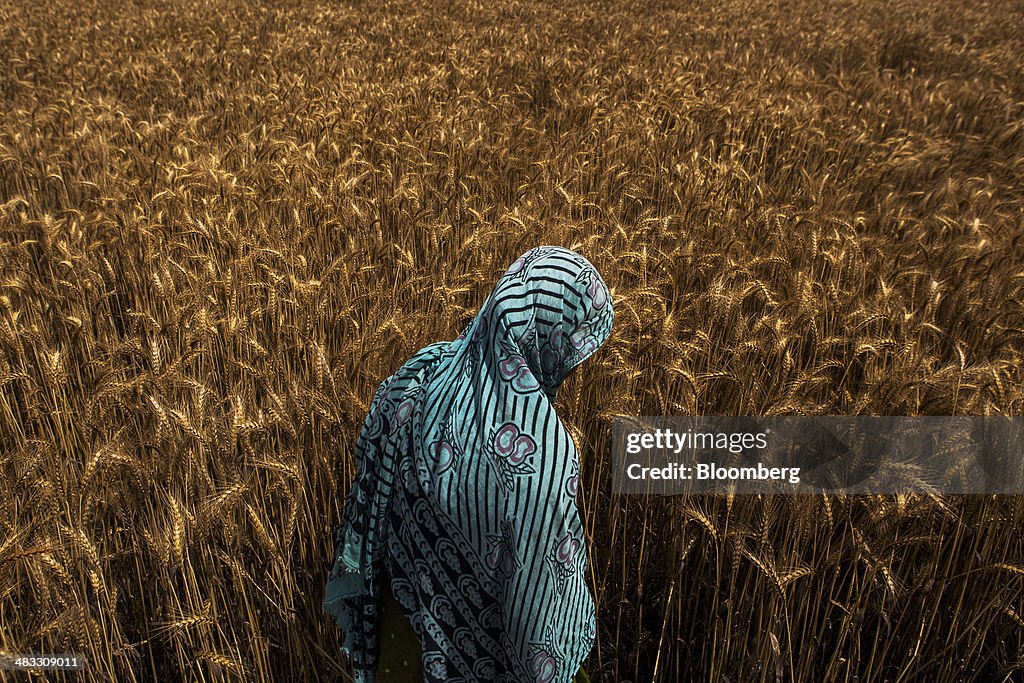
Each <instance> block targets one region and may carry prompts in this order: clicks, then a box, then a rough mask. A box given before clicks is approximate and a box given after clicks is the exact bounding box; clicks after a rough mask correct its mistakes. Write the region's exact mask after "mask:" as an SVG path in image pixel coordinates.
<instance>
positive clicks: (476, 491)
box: [324, 247, 612, 683]
mask: <svg viewBox="0 0 1024 683" xmlns="http://www.w3.org/2000/svg"><path fill="white" fill-rule="evenodd" d="M611 327H612V302H611V297H610V295H609V292H608V288H607V287H606V286H605V283H604V281H603V280H602V279H601V276H600V275H599V274H598V272H597V271H596V270H595V269H594V267H593V266H592V265H591V264H590V262H589V261H587V260H586V259H585V258H583V257H582V256H580V255H579V254H576V253H574V252H572V251H569V250H566V249H562V248H560V247H537V248H535V249H531V250H530V251H528V252H527V253H525V254H523V255H522V256H521V257H520V258H519V259H518V260H517V261H516V262H515V263H513V264H512V266H511V267H510V268H509V269H508V270H507V271H506V272H505V274H504V275H502V277H501V279H500V280H499V281H498V284H497V286H496V287H495V288H494V290H493V291H492V292H491V294H490V296H489V297H488V299H487V301H486V302H485V303H484V305H483V307H482V308H481V310H480V312H479V313H478V314H477V316H476V317H475V318H474V319H473V321H472V322H471V323H470V324H469V326H468V327H467V328H466V329H465V330H464V331H463V333H462V334H461V335H459V337H458V338H457V339H455V340H454V341H452V342H440V343H435V344H431V345H429V346H426V347H424V348H423V349H421V350H420V351H418V352H417V353H416V354H415V355H414V356H413V357H412V358H411V359H410V360H408V361H407V362H406V363H405V364H404V365H402V367H401V368H400V369H399V370H398V372H396V373H395V374H394V375H392V376H391V377H389V378H388V379H387V380H385V381H384V382H383V383H382V384H381V385H380V387H379V388H378V389H377V392H376V394H375V396H374V398H373V403H372V405H371V407H370V412H369V415H368V416H367V418H366V421H365V423H364V425H363V429H362V432H361V434H360V436H359V440H358V442H357V444H356V459H357V466H358V470H357V475H356V481H355V483H354V484H353V486H352V489H351V491H350V492H349V495H348V499H347V501H346V505H345V511H344V515H343V521H342V526H341V528H340V529H339V530H338V533H337V539H336V546H335V557H334V566H333V569H332V570H331V573H330V576H329V579H328V582H327V588H326V593H325V598H324V609H325V610H327V611H328V612H330V613H331V614H333V615H334V616H335V618H336V619H337V622H338V625H339V626H340V627H341V628H342V629H343V630H344V632H345V639H344V645H343V651H345V652H346V653H347V654H348V655H349V657H350V661H351V662H352V665H353V667H354V669H355V673H356V680H357V681H367V682H372V681H385V680H388V679H390V680H395V681H409V680H419V679H422V680H425V681H431V682H433V681H464V682H470V681H481V682H488V683H489V682H491V681H504V682H507V683H512V682H519V681H542V682H545V683H547V682H549V681H550V682H553V683H568V682H569V681H573V680H574V679H575V680H585V674H583V673H582V671H581V670H580V664H581V663H582V662H583V660H584V659H585V658H586V657H587V654H588V653H589V651H590V649H591V646H592V645H593V642H594V636H595V619H594V602H593V599H592V597H591V595H590V592H589V590H588V587H587V583H586V566H587V565H586V558H587V551H586V539H585V537H584V535H583V527H582V524H581V522H580V518H579V514H578V512H577V508H576V493H577V488H578V483H579V457H578V453H577V451H576V446H575V444H574V443H573V441H572V438H571V437H570V436H569V434H568V432H567V431H566V429H565V427H564V426H563V425H562V423H561V421H560V420H559V418H558V415H556V414H555V410H554V401H555V395H556V391H557V389H558V387H559V385H560V384H561V382H562V380H563V379H564V378H565V377H566V375H567V374H568V373H569V371H570V370H572V369H573V368H575V367H576V366H577V365H579V364H580V363H582V362H583V361H584V360H585V359H586V358H588V357H589V356H591V355H592V354H593V353H594V352H595V351H596V350H597V349H598V347H599V346H600V345H601V344H602V343H604V341H605V340H606V339H607V338H608V335H609V334H610V332H611ZM392 596H393V597H392ZM382 612H383V614H382ZM403 616H404V618H403ZM410 629H411V630H410ZM378 652H379V659H380V661H379V662H378ZM403 660H404V661H405V662H406V664H405V665H403ZM378 665H379V666H378ZM578 675H579V676H580V678H577V676H578Z"/></svg>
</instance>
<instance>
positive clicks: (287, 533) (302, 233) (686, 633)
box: [0, 0, 1024, 683]
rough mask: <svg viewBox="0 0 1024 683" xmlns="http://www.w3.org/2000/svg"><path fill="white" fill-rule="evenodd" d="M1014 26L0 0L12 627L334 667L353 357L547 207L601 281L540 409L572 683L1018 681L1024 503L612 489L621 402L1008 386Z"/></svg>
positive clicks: (881, 18)
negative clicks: (578, 361)
mask: <svg viewBox="0 0 1024 683" xmlns="http://www.w3.org/2000/svg"><path fill="white" fill-rule="evenodd" d="M1022 28H1024V6H1022V5H1021V3H1019V2H1010V1H1005V2H965V1H963V0H956V1H954V2H948V3H940V2H931V1H930V0H895V1H892V2H890V1H888V0H886V1H881V0H863V1H858V2H853V1H851V2H841V1H838V0H820V1H817V0H815V1H811V0H807V1H805V2H795V1H791V0H780V1H777V2H769V1H768V0H751V1H745V2H740V1H739V0H715V1H713V2H712V1H699V2H683V1H680V2H666V1H661V2H635V3H622V2H616V1H610V0H591V1H589V2H577V1H575V0H565V1H562V2H554V3H539V2H537V3H534V2H506V1H505V0H494V1H493V2H474V1H466V0H451V1H449V2H420V1H417V2H413V1H411V0H410V1H405V0H401V1H395V2H390V1H386V0H385V1H382V2H365V3H351V2H343V1H340V0H339V1H338V2H324V1H322V0H309V1H305V0H304V1H301V2H300V1H297V0H296V1H281V2H261V1H259V0H252V1H250V2H243V1H240V0H208V1H199V0H173V1H172V0H167V1H152V2H142V1H136V2H125V3H118V2H113V0H64V1H62V2H56V3H33V2H22V1H21V0H0V649H3V650H5V651H7V652H14V653H48V652H49V653H59V652H78V653H82V654H84V655H85V656H86V659H87V660H88V665H89V667H90V670H89V673H88V674H87V675H86V676H85V679H86V680H95V681H104V680H105V681H118V682H129V681H148V680H161V681H168V680H176V679H185V680H191V681H221V680H232V681H234V680H259V681H264V680H280V681H315V680H348V678H347V674H346V672H345V667H344V661H343V659H342V657H341V655H340V654H339V651H338V647H339V645H340V634H339V632H338V630H337V628H336V627H335V625H334V623H333V621H331V620H330V618H329V617H328V615H326V614H325V613H323V612H322V611H321V608H320V602H321V599H322V591H323V586H324V582H325V580H326V575H327V571H328V569H329V564H330V560H331V553H332V550H333V533H334V530H335V527H336V525H337V524H338V522H339V507H340V505H341V504H342V503H343V501H344V498H343V496H344V494H345V492H346V491H347V487H348V485H349V482H350V481H351V478H352V476H353V475H354V472H353V469H352V464H351V457H352V446H353V444H354V442H355V437H356V435H357V428H358V427H359V425H360V424H361V422H362V420H363V417H364V416H365V411H366V409H367V407H368V402H369V399H370V397H371V396H372V393H373V391H374V389H375V388H376V386H377V383H378V382H379V381H380V380H382V379H384V378H385V377H387V376H388V375H389V374H390V373H391V372H393V371H394V370H395V369H396V368H397V367H398V365H399V364H400V363H401V362H402V361H404V360H405V359H406V357H407V356H409V355H410V354H411V353H412V352H414V351H415V350H416V349H418V348H420V347H421V346H424V345H426V344H428V343H430V342H434V341H438V340H443V339H452V338H454V337H455V336H456V335H457V334H458V332H459V331H460V330H461V329H462V325H464V324H465V323H466V322H467V321H468V320H469V319H470V317H471V316H472V315H473V313H474V312H475V310H476V308H477V307H478V306H479V305H480V304H481V303H482V302H483V300H484V298H485V297H486V295H487V293H488V292H489V289H490V287H491V286H492V285H493V283H494V282H495V280H496V279H497V277H498V276H499V275H500V274H501V273H502V272H503V271H504V269H505V268H506V267H507V266H508V265H509V264H511V262H512V261H513V260H514V259H515V258H516V257H517V256H518V255H519V254H521V253H522V252H524V251H526V250H527V249H528V248H530V247H532V246H535V245H538V244H561V245H565V246H569V247H573V248H575V249H576V250H578V251H580V252H581V253H583V254H584V255H586V256H587V257H588V258H589V259H590V260H591V261H592V262H593V263H594V264H595V265H596V266H597V267H598V269H599V270H600V271H601V273H602V274H603V276H604V278H605V280H606V281H607V282H608V284H609V286H611V287H612V288H613V290H614V305H615V312H616V324H615V329H614V331H613V335H612V338H611V339H610V340H609V341H608V343H607V344H606V345H605V346H604V347H603V348H602V349H601V350H600V352H599V353H598V354H597V355H596V356H595V357H594V358H593V359H592V360H591V361H590V362H588V363H587V364H585V365H584V366H583V367H582V368H581V370H579V371H578V372H576V373H574V374H573V375H572V376H571V377H570V378H569V380H567V382H566V384H565V385H564V386H563V388H562V390H561V392H560V395H559V405H558V409H559V411H560V413H561V414H562V415H563V416H564V419H565V420H566V422H567V423H568V424H569V425H570V427H571V429H572V431H573V434H574V435H575V437H576V440H577V443H578V445H579V446H580V449H581V453H582V465H583V476H584V486H582V487H581V497H580V507H581V514H582V516H583V518H584V520H585V524H586V527H587V530H588V534H589V539H590V545H589V553H590V557H589V566H590V569H591V572H592V580H593V583H592V588H593V593H594V596H595V598H596V600H597V603H598V619H599V629H598V643H597V645H596V646H595V648H594V650H593V652H592V654H591V657H590V659H589V660H588V661H587V663H586V668H587V670H588V672H589V673H590V674H591V676H592V678H593V679H594V680H595V681H636V682H641V681H642V682H646V681H651V680H657V681H685V680H698V681H703V680H715V681H731V682H733V683H737V682H740V681H815V682H817V681H861V682H864V681H918V680H922V681H973V680H980V681H998V680H1004V679H1005V680H1021V676H1024V539H1022V536H1021V529H1022V526H1024V502H1022V501H1021V500H1019V499H1017V498H1013V497H994V496H970V497H956V498H948V497H947V498H940V497H935V496H900V497H881V496H867V497H865V496H862V497H850V496H842V495H831V496H820V497H811V496H804V497H789V498H787V497H764V498H755V497H735V498H729V497H725V496H692V497H680V498H641V497H629V498H627V497H613V496H612V495H611V493H610V482H611V480H610V478H611V470H610V465H609V462H608V460H609V441H610V430H609V421H610V418H611V416H613V415H615V414H620V413H623V414H633V415H660V414H687V415H692V414H707V415H730V414H734V415H759V414H761V415H780V414H799V413H804V414H865V415H982V414H985V415H1021V414H1022V412H1024V370H1022V365H1024V123H1022V121H1024V40H1022V37H1021V36H1022V35H1024V30H1022ZM8 676H11V677H12V678H11V680H15V679H14V678H13V674H8ZM26 678H27V676H26V675H20V678H18V679H17V680H24V679H26ZM50 678H51V679H59V678H60V677H59V676H57V675H55V674H50ZM67 679H68V680H80V679H82V676H80V675H77V674H69V675H68V676H67Z"/></svg>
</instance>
